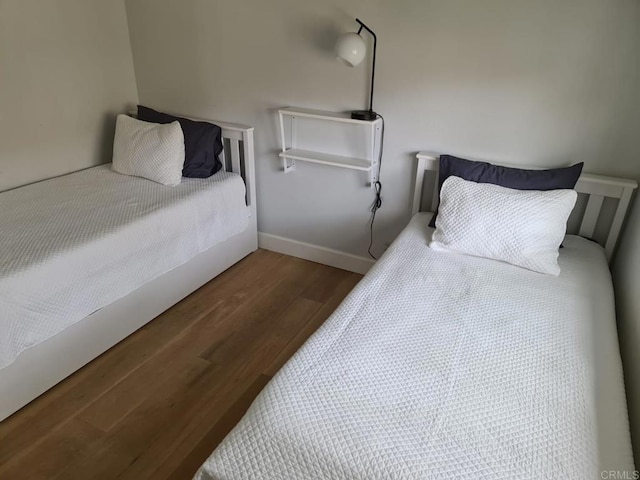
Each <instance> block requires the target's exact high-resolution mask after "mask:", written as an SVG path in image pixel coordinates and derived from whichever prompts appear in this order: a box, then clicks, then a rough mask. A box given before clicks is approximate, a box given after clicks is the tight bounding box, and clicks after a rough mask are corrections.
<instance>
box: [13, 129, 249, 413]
mask: <svg viewBox="0 0 640 480" xmlns="http://www.w3.org/2000/svg"><path fill="white" fill-rule="evenodd" d="M214 123H216V124H218V125H220V126H221V127H222V137H223V140H224V142H223V143H224V146H225V151H224V155H223V157H222V158H223V159H224V162H223V164H224V168H225V170H227V171H233V172H235V173H238V174H241V175H242V177H243V178H244V181H245V185H246V189H247V205H248V206H249V208H250V212H251V217H250V219H249V225H248V227H247V228H246V230H245V231H244V232H242V233H239V234H237V235H234V236H233V237H231V238H229V239H227V240H226V241H224V242H221V243H219V244H217V245H215V246H213V247H211V248H210V249H208V250H206V251H205V252H203V253H201V254H199V255H197V256H196V257H194V258H192V259H191V260H190V261H189V262H187V263H185V264H183V265H181V266H179V267H177V268H175V269H173V270H171V271H170V272H168V273H166V274H164V275H162V276H160V277H158V278H156V279H155V280H153V281H151V282H148V283H147V284H145V285H143V286H142V287H140V288H139V289H137V290H135V291H134V292H132V293H130V294H129V295H127V296H126V297H123V298H121V299H120V300H118V301H116V302H114V303H112V304H110V305H108V306H106V307H104V308H102V309H100V310H98V311H96V312H94V313H92V314H91V315H89V316H87V317H86V318H84V319H83V320H81V321H80V322H78V323H76V324H74V325H72V326H71V327H69V328H66V329H65V330H63V331H62V332H60V333H58V334H57V335H55V336H54V337H52V338H50V339H48V340H46V341H44V342H42V343H40V344H38V345H36V346H34V347H32V348H30V349H28V350H26V351H24V352H22V353H21V354H20V355H19V356H18V357H17V358H16V360H15V361H14V362H13V363H11V364H10V365H8V366H6V367H5V368H3V369H0V420H4V419H5V418H7V417H8V416H9V415H11V414H12V413H14V412H16V411H17V410H19V409H20V408H22V407H23V406H25V405H26V404H28V403H29V402H31V401H32V400H34V399H35V398H37V397H38V396H39V395H41V394H43V393H44V392H46V391H47V390H48V389H50V388H51V387H53V386H54V385H56V384H57V383H58V382H60V381H62V380H63V379H65V378H66V377H68V376H69V375H71V374H72V373H73V372H75V371H76V370H78V369H80V368H81V367H83V366H84V365H86V364H87V363H89V362H90V361H91V360H93V359H94V358H96V357H98V356H99V355H100V354H102V353H103V352H105V351H106V350H108V349H109V348H111V347H112V346H114V345H115V344H117V343H118V342H120V341H121V340H123V339H124V338H126V337H127V336H129V335H131V334H132V333H133V332H135V331H136V330H138V329H139V328H140V327H142V326H144V325H145V324H146V323H148V322H149V321H151V320H153V319H154V318H156V317H157V316H158V315H160V314H161V313H162V312H164V311H165V310H167V309H168V308H169V307H171V306H173V305H175V304H176V303H177V302H179V301H180V300H182V299H183V298H184V297H186V296H187V295H189V294H190V293H192V292H193V291H195V290H197V289H198V288H199V287H201V286H202V285H204V284H205V283H207V282H208V281H210V280H211V279H213V278H214V277H216V276H217V275H219V274H220V273H221V272H223V271H225V270H226V269H227V268H229V267H231V266H232V265H233V264H235V263H237V262H238V261H240V260H241V259H242V258H244V257H245V256H247V255H248V254H250V253H251V252H254V251H255V250H257V248H258V234H257V221H256V206H255V165H254V149H253V128H250V127H244V126H241V125H234V124H228V123H221V122H217V121H216V122H214Z"/></svg>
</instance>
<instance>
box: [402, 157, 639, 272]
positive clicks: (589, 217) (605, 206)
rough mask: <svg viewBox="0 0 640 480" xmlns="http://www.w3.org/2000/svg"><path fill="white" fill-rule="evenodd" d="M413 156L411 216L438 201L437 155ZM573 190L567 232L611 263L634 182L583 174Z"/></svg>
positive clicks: (636, 184)
mask: <svg viewBox="0 0 640 480" xmlns="http://www.w3.org/2000/svg"><path fill="white" fill-rule="evenodd" d="M416 156H417V158H418V162H417V166H416V172H415V178H414V189H413V204H412V211H411V214H412V215H415V214H416V213H418V212H423V211H430V212H435V209H436V207H437V206H438V200H439V195H438V188H437V185H438V175H437V173H438V170H439V156H438V155H435V154H432V153H425V152H420V153H418V154H417V155H416ZM505 166H508V165H505ZM429 176H430V177H431V178H429ZM575 188H576V191H577V192H578V194H580V196H581V197H582V198H580V199H579V200H578V202H577V203H576V207H575V208H574V209H573V212H572V214H571V217H570V218H569V225H568V229H567V233H570V234H577V235H580V236H581V237H585V238H589V239H592V240H595V241H596V242H598V243H599V244H600V245H602V246H603V247H604V250H605V253H606V255H607V260H609V263H611V260H612V258H613V254H614V252H615V248H616V245H617V243H618V239H619V237H620V232H621V231H622V226H623V223H624V220H625V217H626V216H627V211H628V210H629V204H630V202H631V197H632V195H633V191H634V190H635V189H636V188H638V182H636V181H635V180H628V179H625V178H614V177H605V176H602V175H591V174H588V173H583V174H582V175H581V176H580V178H579V180H578V183H577V184H576V187H575ZM427 199H430V203H428V204H425V202H426V200H427Z"/></svg>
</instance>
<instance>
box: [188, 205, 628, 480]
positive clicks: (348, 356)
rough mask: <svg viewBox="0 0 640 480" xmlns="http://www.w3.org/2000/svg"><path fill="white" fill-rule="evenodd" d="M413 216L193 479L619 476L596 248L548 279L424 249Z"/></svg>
mask: <svg viewBox="0 0 640 480" xmlns="http://www.w3.org/2000/svg"><path fill="white" fill-rule="evenodd" d="M429 218H430V216H429V215H428V214H418V215H416V216H415V217H414V218H413V220H412V221H411V223H410V224H409V226H408V227H407V228H406V229H405V230H404V231H403V233H402V234H401V235H400V237H399V238H398V239H397V240H396V241H395V242H394V243H393V245H392V246H391V247H390V248H389V250H388V251H387V252H386V253H385V255H384V256H383V258H382V259H381V260H380V261H379V262H378V263H377V264H376V265H375V266H374V267H373V268H372V270H371V271H370V272H369V273H368V274H367V275H366V276H365V278H364V279H363V280H362V282H361V283H360V284H359V285H358V286H357V287H356V288H355V290H354V291H353V292H352V293H351V294H350V295H349V296H348V297H347V298H346V300H345V301H344V302H343V304H342V305H341V306H340V307H339V308H338V310H337V311H336V312H335V313H334V314H333V316H332V317H331V318H330V319H329V320H327V322H326V323H325V324H324V325H323V326H322V327H321V328H320V330H319V331H318V332H316V333H315V334H314V336H313V337H312V338H311V339H310V340H309V341H308V342H307V343H306V344H305V345H304V346H303V347H302V348H301V350H300V351H298V353H296V355H295V356H294V357H293V358H292V359H291V360H290V361H289V362H288V363H287V364H286V365H285V366H284V368H283V369H282V370H281V371H280V372H279V373H278V374H277V375H276V376H275V377H274V379H273V380H272V382H271V383H270V384H269V385H268V386H267V387H266V389H265V390H264V391H263V392H262V393H261V394H260V396H259V397H258V398H257V400H256V401H255V402H254V404H253V405H252V406H251V408H250V410H249V412H248V413H247V415H246V416H245V417H244V419H243V420H242V421H241V422H240V423H239V424H238V426H237V427H236V428H235V429H234V430H233V431H232V432H231V434H230V435H229V436H228V437H227V438H226V439H225V440H224V441H223V443H222V444H221V445H220V446H219V447H218V448H217V450H216V451H215V452H214V453H213V454H212V456H211V457H210V458H209V459H208V460H207V461H206V463H205V464H204V465H203V466H202V468H201V470H200V471H199V472H198V474H197V475H196V478H197V479H199V480H205V479H207V480H208V479H215V480H231V479H273V480H275V479H298V480H302V479H312V478H323V479H364V478H366V479H392V478H398V479H400V478H402V479H422V480H440V479H453V478H456V479H473V480H477V479H491V480H496V479H509V480H511V479H515V478H518V479H525V478H526V479H540V478H554V479H556V478H563V479H564V478H566V479H580V480H584V479H594V478H599V472H600V470H603V469H607V470H608V469H615V470H628V471H630V472H631V471H632V470H633V459H632V453H631V447H630V438H629V430H628V425H627V416H626V403H625V397H624V386H623V378H622V368H621V362H620V356H619V351H618V342H617V336H616V335H617V334H616V326H615V317H614V303H613V293H612V288H611V282H610V275H609V271H608V266H607V261H606V258H605V255H604V251H603V249H602V247H600V246H599V245H597V244H596V243H594V242H591V241H589V240H586V239H583V238H580V237H577V236H568V237H567V238H566V241H565V248H563V249H562V253H561V255H560V259H559V262H560V265H561V267H562V273H561V275H560V276H559V277H557V278H555V277H550V276H547V275H543V274H539V273H535V272H531V271H528V270H525V269H522V268H519V267H514V266H513V265H508V264H506V263H501V262H497V261H494V260H488V259H482V258H475V257H469V256H466V255H459V254H450V253H442V252H436V251H434V250H432V249H430V248H428V247H427V241H428V238H429V237H430V233H431V230H430V229H429V228H428V227H427V224H428V219H429Z"/></svg>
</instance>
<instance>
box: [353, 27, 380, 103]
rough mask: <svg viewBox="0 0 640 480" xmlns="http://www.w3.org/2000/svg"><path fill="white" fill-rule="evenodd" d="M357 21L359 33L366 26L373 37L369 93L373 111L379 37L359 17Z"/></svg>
mask: <svg viewBox="0 0 640 480" xmlns="http://www.w3.org/2000/svg"><path fill="white" fill-rule="evenodd" d="M356 22H358V23H359V24H360V29H359V30H358V35H360V32H362V29H363V28H364V29H365V30H366V31H367V32H369V33H370V34H371V36H372V37H373V65H372V67H371V93H370V95H369V111H370V112H373V82H374V81H375V78H376V48H377V46H378V37H377V36H376V34H375V33H374V31H373V30H371V29H370V28H369V27H367V26H366V25H365V24H364V23H363V22H362V21H361V20H360V19H359V18H356Z"/></svg>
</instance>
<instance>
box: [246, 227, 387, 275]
mask: <svg viewBox="0 0 640 480" xmlns="http://www.w3.org/2000/svg"><path fill="white" fill-rule="evenodd" d="M258 247H260V248H264V249H265V250H271V251H274V252H278V253H284V254H285V255H291V256H292V257H298V258H303V259H305V260H311V261H312V262H316V263H322V264H323V265H329V266H330V267H336V268H341V269H342V270H348V271H350V272H355V273H360V274H363V275H364V274H365V273H367V272H368V271H369V269H370V268H371V267H372V266H373V264H374V262H375V261H374V260H373V259H370V258H366V257H360V256H358V255H353V254H351V253H346V252H341V251H340V250H334V249H332V248H326V247H321V246H319V245H313V244H311V243H305V242H299V241H298V240H292V239H290V238H284V237H279V236H277V235H271V234H269V233H261V232H258Z"/></svg>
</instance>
